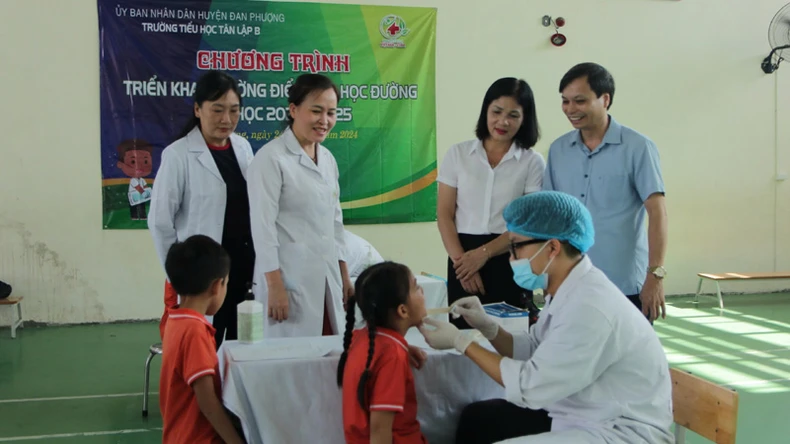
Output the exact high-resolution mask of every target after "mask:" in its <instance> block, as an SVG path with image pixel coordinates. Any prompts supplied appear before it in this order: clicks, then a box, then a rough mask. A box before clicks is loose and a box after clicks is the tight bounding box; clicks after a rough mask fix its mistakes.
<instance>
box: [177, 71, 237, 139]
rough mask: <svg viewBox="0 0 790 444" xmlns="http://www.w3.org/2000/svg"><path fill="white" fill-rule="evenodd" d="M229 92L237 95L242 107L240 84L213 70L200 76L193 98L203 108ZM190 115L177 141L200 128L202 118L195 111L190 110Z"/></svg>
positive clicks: (227, 75)
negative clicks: (206, 103)
mask: <svg viewBox="0 0 790 444" xmlns="http://www.w3.org/2000/svg"><path fill="white" fill-rule="evenodd" d="M228 91H233V92H234V93H236V96H237V97H238V98H239V106H240V107H241V106H242V105H243V104H242V98H241V88H240V87H239V82H238V81H237V80H236V79H235V78H233V77H232V76H231V75H230V74H228V73H225V72H222V71H216V70H211V71H207V72H206V73H205V74H203V75H202V76H200V78H199V79H198V81H197V83H195V93H194V94H193V96H192V97H193V99H194V101H195V104H197V106H203V102H205V101H209V102H214V101H216V100H219V99H220V97H222V96H224V95H225V94H227V93H228ZM189 113H190V117H189V119H188V120H187V123H186V125H184V128H183V129H182V130H181V132H180V133H179V134H178V137H176V140H178V139H181V138H183V137H186V136H187V134H189V133H190V132H191V131H192V130H193V129H194V128H195V127H198V128H200V118H199V117H197V116H196V115H195V111H194V110H192V109H190V111H189Z"/></svg>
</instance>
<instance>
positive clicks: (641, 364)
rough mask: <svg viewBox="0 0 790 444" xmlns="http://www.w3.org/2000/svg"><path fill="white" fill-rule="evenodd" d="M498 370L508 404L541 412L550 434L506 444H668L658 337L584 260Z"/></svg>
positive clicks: (665, 370)
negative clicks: (549, 421) (561, 440)
mask: <svg viewBox="0 0 790 444" xmlns="http://www.w3.org/2000/svg"><path fill="white" fill-rule="evenodd" d="M546 304H547V305H546V308H545V309H544V310H543V311H541V313H540V318H539V319H538V322H537V323H536V324H535V325H533V326H532V327H531V328H530V330H529V332H528V333H524V334H522V335H514V340H513V359H510V358H504V359H503V360H502V362H501V363H500V370H501V371H502V381H503V383H504V386H505V394H506V398H507V400H508V401H510V402H512V403H514V404H516V405H519V406H521V407H527V408H530V409H534V410H536V409H545V410H547V411H548V412H549V415H550V416H551V418H552V425H551V433H549V434H543V435H536V436H532V437H523V438H518V439H515V440H510V441H508V442H513V443H516V442H518V443H542V442H559V441H557V439H559V438H561V437H563V436H565V437H566V438H571V436H572V437H573V439H570V441H568V440H566V441H567V442H577V443H623V444H640V443H649V444H661V443H671V442H673V436H672V434H671V433H670V426H671V425H672V421H673V419H672V383H671V380H670V376H669V364H668V362H667V359H666V355H665V354H664V349H663V348H662V346H661V343H660V342H659V340H658V336H657V335H656V333H655V331H654V330H653V328H652V326H651V325H650V323H649V322H648V321H647V319H646V318H645V317H644V315H642V313H641V312H640V311H639V310H638V309H636V307H635V306H634V305H633V304H632V303H631V302H630V301H629V300H628V299H627V298H626V297H625V296H624V295H623V293H621V292H620V290H618V289H617V287H616V286H615V285H614V284H612V282H611V281H609V279H607V278H606V276H605V275H604V274H603V272H601V271H600V270H599V269H597V268H595V267H594V266H593V264H592V262H591V261H590V259H589V258H588V257H585V258H584V259H582V261H581V262H580V263H579V264H577V265H576V267H575V268H574V269H573V270H572V271H571V273H570V274H569V275H568V277H567V278H566V279H565V281H564V282H563V283H562V285H561V286H560V288H559V289H558V290H557V294H556V295H554V296H553V297H550V298H547V302H546Z"/></svg>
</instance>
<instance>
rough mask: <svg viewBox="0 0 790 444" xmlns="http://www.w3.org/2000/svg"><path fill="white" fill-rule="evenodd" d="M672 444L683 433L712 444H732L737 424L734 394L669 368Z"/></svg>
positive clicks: (680, 443) (679, 440)
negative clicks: (673, 428)
mask: <svg viewBox="0 0 790 444" xmlns="http://www.w3.org/2000/svg"><path fill="white" fill-rule="evenodd" d="M669 371H670V376H671V378H672V411H673V416H674V421H675V444H683V443H685V440H686V430H691V431H692V432H694V433H697V434H698V435H700V436H702V437H704V438H706V439H709V440H711V441H713V442H715V443H716V444H734V443H735V433H736V430H737V423H738V392H736V391H735V390H731V389H729V388H726V387H722V386H720V385H717V384H714V383H712V382H710V381H707V380H705V379H702V378H700V377H698V376H694V375H692V374H690V373H687V372H684V371H682V370H678V369H675V368H670V369H669Z"/></svg>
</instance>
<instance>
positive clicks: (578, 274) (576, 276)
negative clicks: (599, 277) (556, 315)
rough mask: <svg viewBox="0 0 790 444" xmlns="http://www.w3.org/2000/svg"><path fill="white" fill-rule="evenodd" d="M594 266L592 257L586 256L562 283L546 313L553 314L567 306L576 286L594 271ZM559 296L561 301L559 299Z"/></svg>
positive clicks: (552, 296) (552, 297)
mask: <svg viewBox="0 0 790 444" xmlns="http://www.w3.org/2000/svg"><path fill="white" fill-rule="evenodd" d="M592 267H593V264H592V261H591V260H590V257H589V256H587V255H586V254H585V255H584V257H582V260H581V261H579V263H578V264H576V266H575V267H573V270H571V272H570V273H569V274H568V277H566V278H565V280H564V281H562V284H560V288H558V289H557V293H556V294H553V295H551V299H550V303H549V304H548V305H549V306H548V307H547V308H546V311H547V312H549V313H551V312H553V311H555V310H559V309H560V308H561V307H562V306H563V305H565V303H566V302H565V301H567V300H568V299H570V297H571V296H572V295H573V293H574V291H575V289H576V286H577V285H578V283H579V281H581V280H582V277H583V276H584V275H586V274H587V273H589V272H590V270H591V269H592ZM558 296H559V299H557V297H558Z"/></svg>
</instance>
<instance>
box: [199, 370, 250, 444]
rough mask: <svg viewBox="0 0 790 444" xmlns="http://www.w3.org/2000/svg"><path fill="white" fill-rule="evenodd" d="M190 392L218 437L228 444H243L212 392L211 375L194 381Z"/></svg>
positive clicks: (212, 381)
mask: <svg viewBox="0 0 790 444" xmlns="http://www.w3.org/2000/svg"><path fill="white" fill-rule="evenodd" d="M192 390H194V392H195V397H196V398H197V402H198V406H200V411H201V412H203V414H204V415H205V416H206V418H207V419H208V421H209V422H210V423H211V425H212V426H214V430H216V431H217V433H218V434H219V436H220V437H221V438H222V440H223V441H225V442H226V443H228V444H236V443H238V444H243V443H244V440H242V439H241V437H240V436H239V434H238V433H236V429H235V428H234V427H233V424H232V423H231V422H230V418H228V415H227V414H226V413H225V409H224V408H223V407H222V403H221V402H219V399H218V398H217V394H216V393H215V392H214V380H213V375H206V376H203V377H201V378H199V379H196V380H195V382H193V383H192Z"/></svg>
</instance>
